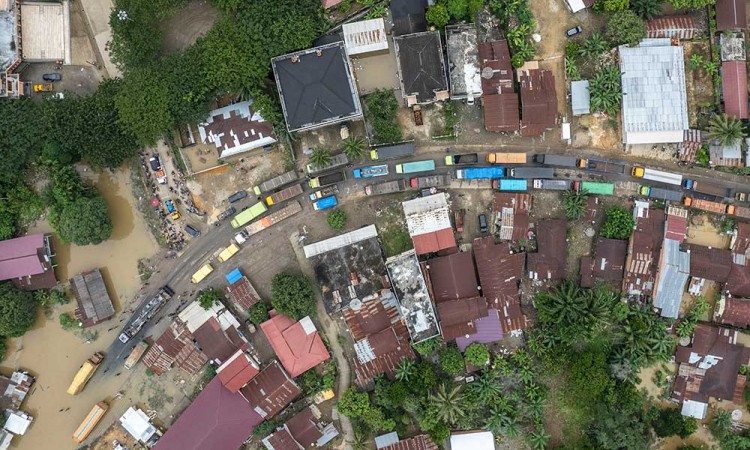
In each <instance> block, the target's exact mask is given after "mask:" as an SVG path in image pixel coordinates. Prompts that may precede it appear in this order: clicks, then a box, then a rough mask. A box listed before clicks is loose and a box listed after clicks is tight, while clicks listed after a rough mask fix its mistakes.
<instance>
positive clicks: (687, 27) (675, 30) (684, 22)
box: [646, 16, 700, 40]
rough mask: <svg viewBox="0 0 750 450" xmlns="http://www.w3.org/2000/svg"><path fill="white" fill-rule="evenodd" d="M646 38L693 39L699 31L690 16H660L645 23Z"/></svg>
mask: <svg viewBox="0 0 750 450" xmlns="http://www.w3.org/2000/svg"><path fill="white" fill-rule="evenodd" d="M646 30H647V32H648V33H647V35H646V36H647V37H649V38H674V37H676V38H678V39H681V40H682V39H693V38H694V37H695V35H696V34H698V33H700V30H699V29H698V28H697V27H696V26H695V21H694V20H693V17H692V16H662V17H657V18H655V19H653V20H647V21H646Z"/></svg>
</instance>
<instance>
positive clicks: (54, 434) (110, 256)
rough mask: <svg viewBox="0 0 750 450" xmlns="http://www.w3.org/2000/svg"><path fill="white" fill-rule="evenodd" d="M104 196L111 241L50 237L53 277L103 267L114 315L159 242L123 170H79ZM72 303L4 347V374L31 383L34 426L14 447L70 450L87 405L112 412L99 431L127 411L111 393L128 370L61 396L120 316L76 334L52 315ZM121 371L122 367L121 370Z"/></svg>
mask: <svg viewBox="0 0 750 450" xmlns="http://www.w3.org/2000/svg"><path fill="white" fill-rule="evenodd" d="M84 177H86V178H88V179H90V181H92V182H93V183H94V184H95V185H96V187H97V189H98V190H99V191H100V192H101V193H102V195H103V196H104V198H105V200H106V201H107V204H108V205H109V214H110V218H111V219H112V222H113V225H114V227H113V232H112V238H111V239H110V240H108V241H106V242H104V243H102V244H100V245H97V246H84V247H80V246H76V245H68V244H63V243H61V242H59V240H57V239H56V238H55V239H54V241H53V242H54V244H53V245H54V249H55V251H56V253H57V256H56V258H55V262H56V264H57V267H56V269H55V272H56V274H57V278H58V280H60V281H61V283H63V284H67V280H68V278H70V277H72V276H73V275H75V274H77V273H79V272H81V271H84V270H89V269H93V268H97V267H98V268H101V269H102V274H103V276H104V280H105V283H106V284H107V290H108V291H109V294H110V296H111V297H112V300H113V303H114V305H115V309H116V311H117V315H119V314H121V312H122V310H123V309H124V308H126V306H127V303H128V302H130V301H131V300H132V299H133V298H134V297H135V296H136V295H137V293H138V291H139V288H140V277H139V275H138V260H139V259H141V258H147V257H150V256H152V255H153V254H155V253H156V252H157V250H158V245H157V244H156V241H155V240H154V239H153V237H152V235H151V234H150V233H149V232H148V228H147V227H146V224H145V222H144V221H143V219H142V218H141V217H140V215H138V214H137V213H136V212H135V211H136V209H135V199H134V198H133V195H132V189H131V184H130V176H129V171H127V170H120V171H118V172H116V173H114V174H111V173H110V172H104V173H102V174H99V175H96V174H92V173H91V172H87V173H84ZM49 231H51V230H50V228H49V225H48V224H46V223H40V224H38V225H37V227H36V228H35V229H33V230H30V232H49ZM74 309H75V303H74V302H73V301H71V303H69V304H68V305H64V306H58V307H55V308H54V310H53V314H52V317H51V318H49V319H48V318H47V317H46V316H45V314H44V312H43V311H41V310H40V312H39V317H38V318H37V322H36V324H35V325H34V328H33V329H32V330H31V331H29V332H28V333H26V334H25V335H24V336H22V337H21V338H18V339H13V340H11V341H10V342H9V348H8V354H7V357H6V359H5V360H4V361H3V362H2V369H3V372H9V371H10V370H12V369H22V370H27V371H29V372H30V373H31V374H32V375H34V376H35V377H36V378H37V382H36V384H35V385H34V387H33V388H32V391H31V394H30V395H29V396H28V397H27V399H26V402H25V403H24V405H23V408H22V409H24V410H26V411H28V412H29V413H30V414H31V415H32V416H33V417H34V423H33V424H32V425H31V428H30V429H29V431H28V432H27V433H26V435H25V436H21V437H17V438H15V439H14V448H17V449H19V450H40V449H52V448H54V449H59V450H65V449H74V448H77V445H76V444H75V443H74V442H73V440H72V435H73V431H74V430H75V429H76V427H77V426H78V425H79V423H80V422H81V420H83V418H84V417H85V416H86V414H87V413H88V411H89V410H90V409H91V407H92V406H93V405H94V404H95V403H96V402H99V401H102V400H105V401H107V402H108V403H110V405H111V406H112V408H110V411H109V412H108V413H107V415H106V416H105V418H104V420H103V422H102V425H99V427H101V428H100V429H99V428H97V429H96V430H95V432H94V434H98V432H101V431H103V430H104V429H105V428H106V425H104V424H107V423H109V422H110V421H112V420H115V419H116V418H117V417H119V415H121V414H122V413H123V412H124V411H125V409H127V406H128V405H127V403H126V400H124V399H121V400H115V401H114V403H113V402H112V398H113V396H114V395H115V394H116V393H117V392H118V391H120V390H122V385H123V384H124V383H125V382H126V378H127V377H128V375H129V374H128V373H123V374H122V375H124V376H120V377H114V376H111V375H112V374H109V376H106V377H104V376H103V374H102V373H97V374H96V375H95V376H94V377H93V379H92V380H91V381H90V382H89V384H88V386H87V387H86V389H85V390H84V391H83V392H82V393H81V394H79V395H77V396H75V397H72V396H70V395H68V394H67V393H66V389H67V387H68V385H69V384H70V382H71V380H72V379H73V376H74V375H75V373H76V371H77V370H78V368H79V367H80V365H81V364H82V363H83V362H84V361H85V360H86V359H87V358H89V357H90V356H91V355H92V354H93V353H94V352H97V351H104V350H105V349H106V348H107V347H108V346H109V344H110V343H111V341H112V340H113V339H115V338H116V336H117V333H118V331H119V325H120V323H119V322H118V317H117V316H115V317H114V318H112V319H110V320H109V321H107V322H105V323H102V324H100V325H98V326H96V327H92V328H89V329H87V333H86V334H87V337H83V334H82V333H81V332H79V331H77V332H71V331H65V330H63V329H62V327H61V326H60V324H59V322H58V316H59V314H60V313H62V312H69V313H72V312H73V310H74ZM123 370H124V369H123Z"/></svg>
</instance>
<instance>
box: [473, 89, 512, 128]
mask: <svg viewBox="0 0 750 450" xmlns="http://www.w3.org/2000/svg"><path fill="white" fill-rule="evenodd" d="M482 105H483V108H482V110H483V112H484V128H485V129H486V130H487V131H495V132H512V131H518V130H519V129H520V128H521V114H520V112H519V107H518V94H516V93H515V92H508V93H504V94H490V95H487V94H485V95H484V97H483V99H482Z"/></svg>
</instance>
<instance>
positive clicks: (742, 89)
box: [721, 61, 750, 119]
mask: <svg viewBox="0 0 750 450" xmlns="http://www.w3.org/2000/svg"><path fill="white" fill-rule="evenodd" d="M721 86H722V89H723V92H724V110H725V111H726V113H727V114H728V115H730V116H734V117H736V118H738V119H747V118H748V117H750V111H749V110H748V103H747V65H746V62H745V61H724V62H723V63H721Z"/></svg>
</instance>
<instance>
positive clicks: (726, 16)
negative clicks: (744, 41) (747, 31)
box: [715, 0, 747, 31]
mask: <svg viewBox="0 0 750 450" xmlns="http://www.w3.org/2000/svg"><path fill="white" fill-rule="evenodd" d="M745 3H746V2H745V0H717V1H716V6H715V8H716V28H717V29H718V30H719V31H724V30H730V29H734V28H740V29H744V28H747V10H746V9H745V8H746V6H745Z"/></svg>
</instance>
